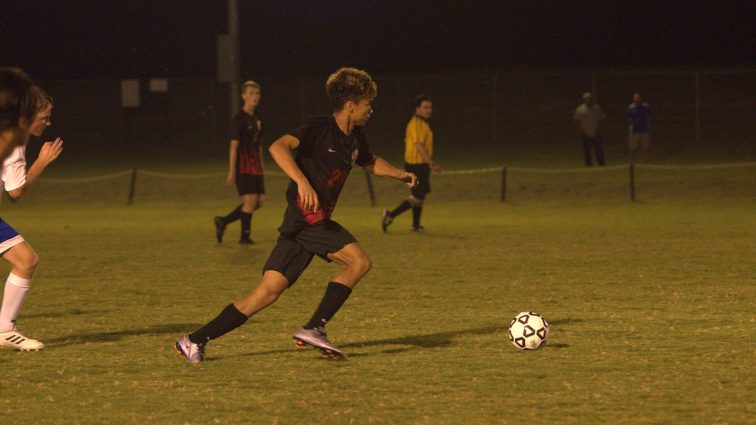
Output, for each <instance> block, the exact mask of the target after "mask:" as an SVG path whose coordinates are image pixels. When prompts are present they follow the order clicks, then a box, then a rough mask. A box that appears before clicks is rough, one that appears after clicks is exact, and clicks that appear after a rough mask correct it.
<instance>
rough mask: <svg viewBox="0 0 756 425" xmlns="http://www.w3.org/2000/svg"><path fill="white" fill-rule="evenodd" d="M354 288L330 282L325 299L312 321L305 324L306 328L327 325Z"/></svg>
mask: <svg viewBox="0 0 756 425" xmlns="http://www.w3.org/2000/svg"><path fill="white" fill-rule="evenodd" d="M351 293H352V288H350V287H348V286H346V285H342V284H340V283H336V282H328V287H327V288H326V291H325V295H323V300H322V301H320V305H319V306H318V309H317V310H315V314H313V315H312V318H311V319H310V321H309V322H308V323H307V324H306V325H305V326H304V327H305V329H315V328H317V327H318V326H325V325H326V323H328V321H329V320H331V318H332V317H333V315H334V314H336V312H337V311H339V309H340V308H341V306H342V305H343V304H344V301H346V300H347V298H349V294H351Z"/></svg>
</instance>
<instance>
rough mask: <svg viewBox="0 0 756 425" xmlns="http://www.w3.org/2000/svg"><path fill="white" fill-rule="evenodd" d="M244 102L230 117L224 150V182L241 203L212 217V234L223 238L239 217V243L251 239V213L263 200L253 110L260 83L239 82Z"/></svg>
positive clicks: (259, 128)
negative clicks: (220, 215) (222, 213)
mask: <svg viewBox="0 0 756 425" xmlns="http://www.w3.org/2000/svg"><path fill="white" fill-rule="evenodd" d="M241 97H242V99H243V100H244V105H243V106H242V109H241V110H240V111H239V113H237V114H236V116H235V117H234V119H233V121H232V124H231V125H232V131H231V143H230V147H229V154H228V178H227V179H226V185H227V186H229V187H232V186H234V185H236V190H237V192H238V193H239V196H241V198H242V204H241V205H239V206H238V207H236V208H235V209H234V210H233V211H231V212H230V213H229V214H228V215H226V216H224V217H215V219H214V222H215V237H216V239H218V243H221V242H223V233H224V232H225V230H226V226H227V225H229V224H230V223H233V222H234V221H236V220H241V237H240V238H239V243H240V244H242V245H248V244H252V243H254V242H253V241H252V238H251V237H250V233H251V228H252V213H253V212H254V211H255V210H257V209H258V208H260V207H262V205H263V201H264V200H265V184H264V181H263V161H262V160H263V154H262V144H260V137H261V136H262V121H261V120H260V117H259V116H257V114H256V113H255V110H256V109H257V105H258V104H259V103H260V85H259V84H257V83H256V82H254V81H247V82H246V83H244V84H243V85H242V95H241Z"/></svg>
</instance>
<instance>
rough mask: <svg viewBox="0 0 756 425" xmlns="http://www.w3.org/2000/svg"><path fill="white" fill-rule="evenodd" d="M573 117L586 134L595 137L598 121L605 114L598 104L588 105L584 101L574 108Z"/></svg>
mask: <svg viewBox="0 0 756 425" xmlns="http://www.w3.org/2000/svg"><path fill="white" fill-rule="evenodd" d="M573 118H575V120H576V121H577V122H578V123H580V128H581V129H582V130H583V132H584V133H585V135H586V136H588V137H596V135H597V134H598V132H599V121H602V120H604V119H606V115H604V112H603V111H602V110H601V107H600V106H598V104H596V103H594V104H593V106H588V105H586V104H585V103H583V104H582V105H580V106H578V107H577V109H575V114H574V115H573Z"/></svg>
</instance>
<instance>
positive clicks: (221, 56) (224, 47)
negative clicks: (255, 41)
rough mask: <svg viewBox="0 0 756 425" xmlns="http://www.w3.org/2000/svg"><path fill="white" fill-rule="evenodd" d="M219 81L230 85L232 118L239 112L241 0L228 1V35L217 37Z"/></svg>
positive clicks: (229, 97) (230, 112) (230, 111)
mask: <svg viewBox="0 0 756 425" xmlns="http://www.w3.org/2000/svg"><path fill="white" fill-rule="evenodd" d="M216 47H217V52H218V57H217V63H218V81H221V82H227V83H228V88H229V92H228V95H229V96H228V99H229V104H228V107H229V114H230V117H231V118H233V116H234V115H235V114H236V111H238V110H239V84H240V83H239V79H240V77H241V73H240V72H239V63H240V60H239V59H240V56H241V49H240V45H239V0H228V33H226V34H218V37H217V43H216Z"/></svg>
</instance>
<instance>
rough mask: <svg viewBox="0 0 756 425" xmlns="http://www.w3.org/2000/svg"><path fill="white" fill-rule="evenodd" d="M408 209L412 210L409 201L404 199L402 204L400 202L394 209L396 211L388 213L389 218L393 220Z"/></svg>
mask: <svg viewBox="0 0 756 425" xmlns="http://www.w3.org/2000/svg"><path fill="white" fill-rule="evenodd" d="M410 208H412V204H410V201H408V200H407V199H405V200H404V202H402V203H401V204H399V206H398V207H396V209H394V211H391V212H390V213H389V216H390V217H391V218H394V217H396V216H398V215H399V214H401V213H403V212H405V211H407V210H408V209H410Z"/></svg>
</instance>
